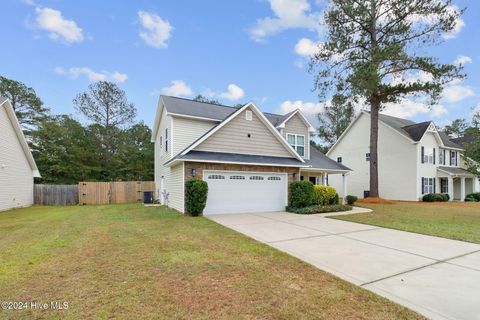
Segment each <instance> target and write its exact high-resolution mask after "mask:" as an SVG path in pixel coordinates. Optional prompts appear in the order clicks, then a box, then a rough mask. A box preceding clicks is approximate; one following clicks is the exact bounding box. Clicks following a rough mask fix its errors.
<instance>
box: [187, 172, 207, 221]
mask: <svg viewBox="0 0 480 320" xmlns="http://www.w3.org/2000/svg"><path fill="white" fill-rule="evenodd" d="M207 195H208V184H207V182H206V181H203V180H199V179H193V180H188V181H187V182H185V211H186V212H187V213H188V214H190V215H192V216H198V215H201V214H202V213H203V209H205V205H206V204H207Z"/></svg>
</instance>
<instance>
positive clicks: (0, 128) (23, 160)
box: [0, 97, 40, 211]
mask: <svg viewBox="0 0 480 320" xmlns="http://www.w3.org/2000/svg"><path fill="white" fill-rule="evenodd" d="M35 177H40V173H39V172H38V169H37V165H36V164H35V160H33V157H32V154H31V152H30V149H29V147H28V144H27V141H26V140H25V137H24V135H23V132H22V129H21V127H20V124H19V123H18V120H17V117H16V116H15V112H14V111H13V108H12V105H11V104H10V102H9V101H8V100H7V99H5V98H2V97H0V211H4V210H9V209H12V208H18V207H28V206H31V205H32V204H33V178H35Z"/></svg>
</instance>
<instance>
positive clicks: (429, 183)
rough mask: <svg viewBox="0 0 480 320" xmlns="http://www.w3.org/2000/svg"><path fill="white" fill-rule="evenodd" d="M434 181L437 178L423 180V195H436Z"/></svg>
mask: <svg viewBox="0 0 480 320" xmlns="http://www.w3.org/2000/svg"><path fill="white" fill-rule="evenodd" d="M434 180H435V178H428V177H424V178H423V188H422V189H423V190H422V191H423V193H422V194H429V193H434V185H435V182H434Z"/></svg>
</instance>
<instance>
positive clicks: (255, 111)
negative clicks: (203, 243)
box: [152, 96, 350, 215]
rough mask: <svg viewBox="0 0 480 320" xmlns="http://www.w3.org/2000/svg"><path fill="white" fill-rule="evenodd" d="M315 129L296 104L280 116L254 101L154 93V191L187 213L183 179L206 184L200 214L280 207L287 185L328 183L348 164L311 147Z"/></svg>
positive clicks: (285, 202) (344, 173) (284, 202)
mask: <svg viewBox="0 0 480 320" xmlns="http://www.w3.org/2000/svg"><path fill="white" fill-rule="evenodd" d="M313 132H314V128H313V127H312V125H311V124H310V123H309V121H308V120H307V119H306V117H305V116H304V115H303V114H302V112H301V111H300V110H295V111H292V112H290V113H287V114H284V115H280V114H273V113H267V112H262V111H260V109H259V108H258V107H257V106H256V105H255V104H254V103H251V102H250V103H247V104H245V105H243V106H242V107H229V106H224V105H217V104H210V103H204V102H198V101H193V100H188V99H184V98H177V97H171V96H160V99H159V102H158V106H157V113H156V117H155V121H154V125H153V130H152V142H153V143H155V148H154V149H155V185H156V192H155V193H156V197H157V199H158V200H159V201H160V202H161V203H162V204H165V205H168V206H170V207H171V208H174V209H176V210H178V211H180V212H182V213H184V212H185V207H184V202H185V197H184V194H185V190H184V188H185V187H184V186H185V181H187V180H188V179H203V180H205V181H207V183H208V188H209V189H208V197H207V204H206V207H205V210H204V214H206V215H208V214H217V213H241V212H266V211H282V210H285V206H287V205H288V188H289V184H290V183H291V182H292V181H295V180H308V181H311V182H312V183H314V184H321V185H326V184H327V176H328V175H340V176H341V177H342V181H343V184H342V189H343V190H342V192H339V193H341V194H347V191H346V189H347V175H348V173H349V172H350V169H349V168H348V167H346V166H344V165H342V164H340V163H337V162H336V161H334V160H331V159H330V158H328V157H327V156H325V155H324V154H323V153H321V152H320V151H318V150H317V149H315V148H311V147H310V137H311V135H312V133H313Z"/></svg>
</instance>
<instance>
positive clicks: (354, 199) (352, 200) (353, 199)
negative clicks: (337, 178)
mask: <svg viewBox="0 0 480 320" xmlns="http://www.w3.org/2000/svg"><path fill="white" fill-rule="evenodd" d="M346 200H347V203H348V204H349V205H353V204H354V203H355V202H357V200H358V197H356V196H352V195H348V196H347V198H346Z"/></svg>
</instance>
